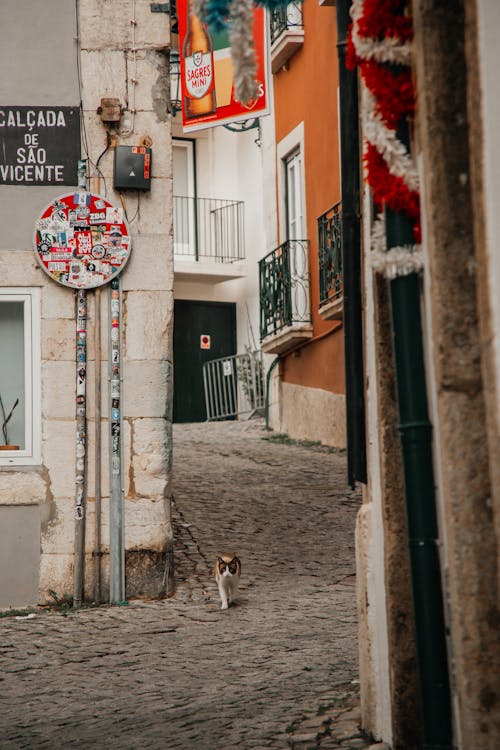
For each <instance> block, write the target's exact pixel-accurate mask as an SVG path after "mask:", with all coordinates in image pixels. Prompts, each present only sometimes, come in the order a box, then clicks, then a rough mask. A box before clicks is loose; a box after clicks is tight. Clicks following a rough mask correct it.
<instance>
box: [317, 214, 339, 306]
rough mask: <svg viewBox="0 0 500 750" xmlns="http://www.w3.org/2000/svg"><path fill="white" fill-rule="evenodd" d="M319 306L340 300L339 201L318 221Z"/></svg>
mask: <svg viewBox="0 0 500 750" xmlns="http://www.w3.org/2000/svg"><path fill="white" fill-rule="evenodd" d="M318 248H319V304H320V307H321V305H325V304H327V303H328V302H334V301H335V300H340V299H341V298H342V295H343V292H344V280H343V276H342V203H341V201H339V202H338V203H336V204H335V205H334V206H332V208H330V209H329V210H328V211H326V212H325V213H324V214H323V215H322V216H320V217H319V219H318Z"/></svg>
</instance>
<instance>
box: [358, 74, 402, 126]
mask: <svg viewBox="0 0 500 750" xmlns="http://www.w3.org/2000/svg"><path fill="white" fill-rule="evenodd" d="M359 67H360V70H361V75H362V76H363V80H364V82H365V84H366V88H367V89H368V90H369V91H371V93H372V94H373V96H374V97H375V99H376V100H377V103H376V106H375V111H376V112H377V113H378V114H379V115H380V116H381V117H382V120H383V121H384V122H385V124H386V125H387V127H388V128H391V130H396V128H397V126H398V123H399V121H400V120H401V118H402V117H403V116H405V115H410V116H411V115H413V114H414V112H415V94H414V90H413V81H412V78H411V72H410V70H409V69H404V70H403V71H402V72H401V73H397V74H395V73H392V71H391V70H390V69H389V68H388V67H387V66H386V65H380V64H379V63H376V62H372V61H367V62H361V63H360V66H359Z"/></svg>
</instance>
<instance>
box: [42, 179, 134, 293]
mask: <svg viewBox="0 0 500 750" xmlns="http://www.w3.org/2000/svg"><path fill="white" fill-rule="evenodd" d="M131 244H132V243H131V238H130V234H129V230H128V226H127V223H126V221H125V219H124V217H123V209H122V208H116V207H115V206H113V205H112V204H111V203H109V201H107V200H106V199H105V198H102V197H101V196H100V195H94V194H93V193H87V192H86V191H85V190H79V191H77V192H75V193H68V194H66V195H60V196H59V197H58V198H55V199H54V200H53V201H52V203H50V204H49V205H48V206H47V208H45V209H44V211H43V212H42V214H41V216H40V218H39V219H38V220H37V221H36V223H35V231H34V234H33V245H34V250H35V255H36V258H37V260H38V262H39V264H40V265H41V267H42V268H43V270H44V271H45V272H46V273H47V274H48V275H49V276H50V278H51V279H53V280H54V281H56V282H57V283H58V284H62V285H63V286H69V287H72V288H73V289H92V288H94V287H97V286H102V284H106V283H107V282H108V281H111V279H112V278H114V277H115V276H116V275H117V274H119V273H120V271H122V270H123V268H124V266H125V264H126V262H127V260H128V258H129V255H130V248H131Z"/></svg>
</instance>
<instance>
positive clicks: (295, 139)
mask: <svg viewBox="0 0 500 750" xmlns="http://www.w3.org/2000/svg"><path fill="white" fill-rule="evenodd" d="M277 152H278V158H279V162H280V170H279V175H278V197H279V205H280V236H281V237H282V238H284V239H285V240H286V242H287V247H288V257H289V264H290V268H289V273H290V284H291V300H290V302H291V307H292V317H293V320H294V321H297V322H299V321H300V322H306V321H309V319H310V309H309V307H310V305H309V243H308V241H307V220H306V211H305V206H306V195H305V174H304V123H303V122H301V123H299V125H297V126H296V127H295V128H294V129H293V130H292V131H290V132H289V133H288V134H287V135H286V136H285V137H284V138H283V139H282V140H281V141H279V143H278V144H277Z"/></svg>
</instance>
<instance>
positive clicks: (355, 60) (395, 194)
mask: <svg viewBox="0 0 500 750" xmlns="http://www.w3.org/2000/svg"><path fill="white" fill-rule="evenodd" d="M356 30H357V33H358V35H359V36H360V37H363V38H367V39H372V40H375V41H382V40H383V39H384V38H396V39H398V40H400V41H401V43H404V42H406V41H409V40H410V39H412V38H413V28H412V21H411V17H410V15H409V12H408V0H363V13H362V15H361V16H360V17H359V18H358V19H357V20H356ZM346 66H347V68H348V70H354V69H355V68H356V67H358V66H359V68H360V72H361V76H362V78H363V81H364V83H365V85H366V87H367V89H368V90H369V91H370V92H371V93H372V95H373V96H374V98H375V112H376V113H377V114H379V115H380V117H381V118H382V120H383V122H384V124H385V125H386V127H388V128H390V129H391V130H396V128H397V126H398V124H399V122H400V120H401V119H402V118H403V117H406V116H412V115H413V114H414V112H415V92H414V88H413V81H412V77H411V71H410V69H409V68H406V66H405V68H403V69H402V66H394V67H392V68H391V67H389V66H388V65H385V64H380V63H377V62H375V61H373V60H370V59H361V58H360V57H359V56H358V55H357V52H356V49H355V46H354V42H353V39H352V24H351V26H350V27H349V33H348V37H347V51H346ZM395 70H398V71H399V72H397V73H396V72H395ZM363 162H364V164H365V168H366V173H367V181H368V184H369V185H370V187H371V188H372V190H373V197H374V200H375V203H376V204H377V205H378V206H379V207H380V208H381V209H382V208H383V207H384V205H386V206H388V207H389V208H390V209H391V210H392V211H395V212H396V213H404V214H406V216H408V217H409V218H410V219H412V220H413V232H414V237H415V241H416V242H417V243H418V242H420V236H421V229H420V197H419V194H418V192H417V191H415V190H410V188H409V187H408V186H407V185H406V183H405V181H404V180H403V178H402V177H397V176H395V175H393V174H392V172H391V171H390V169H389V166H388V164H387V163H386V161H385V159H384V157H383V156H382V155H381V154H380V152H379V151H378V150H377V148H376V147H375V146H374V145H373V144H372V143H367V145H366V149H365V153H364V155H363Z"/></svg>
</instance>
